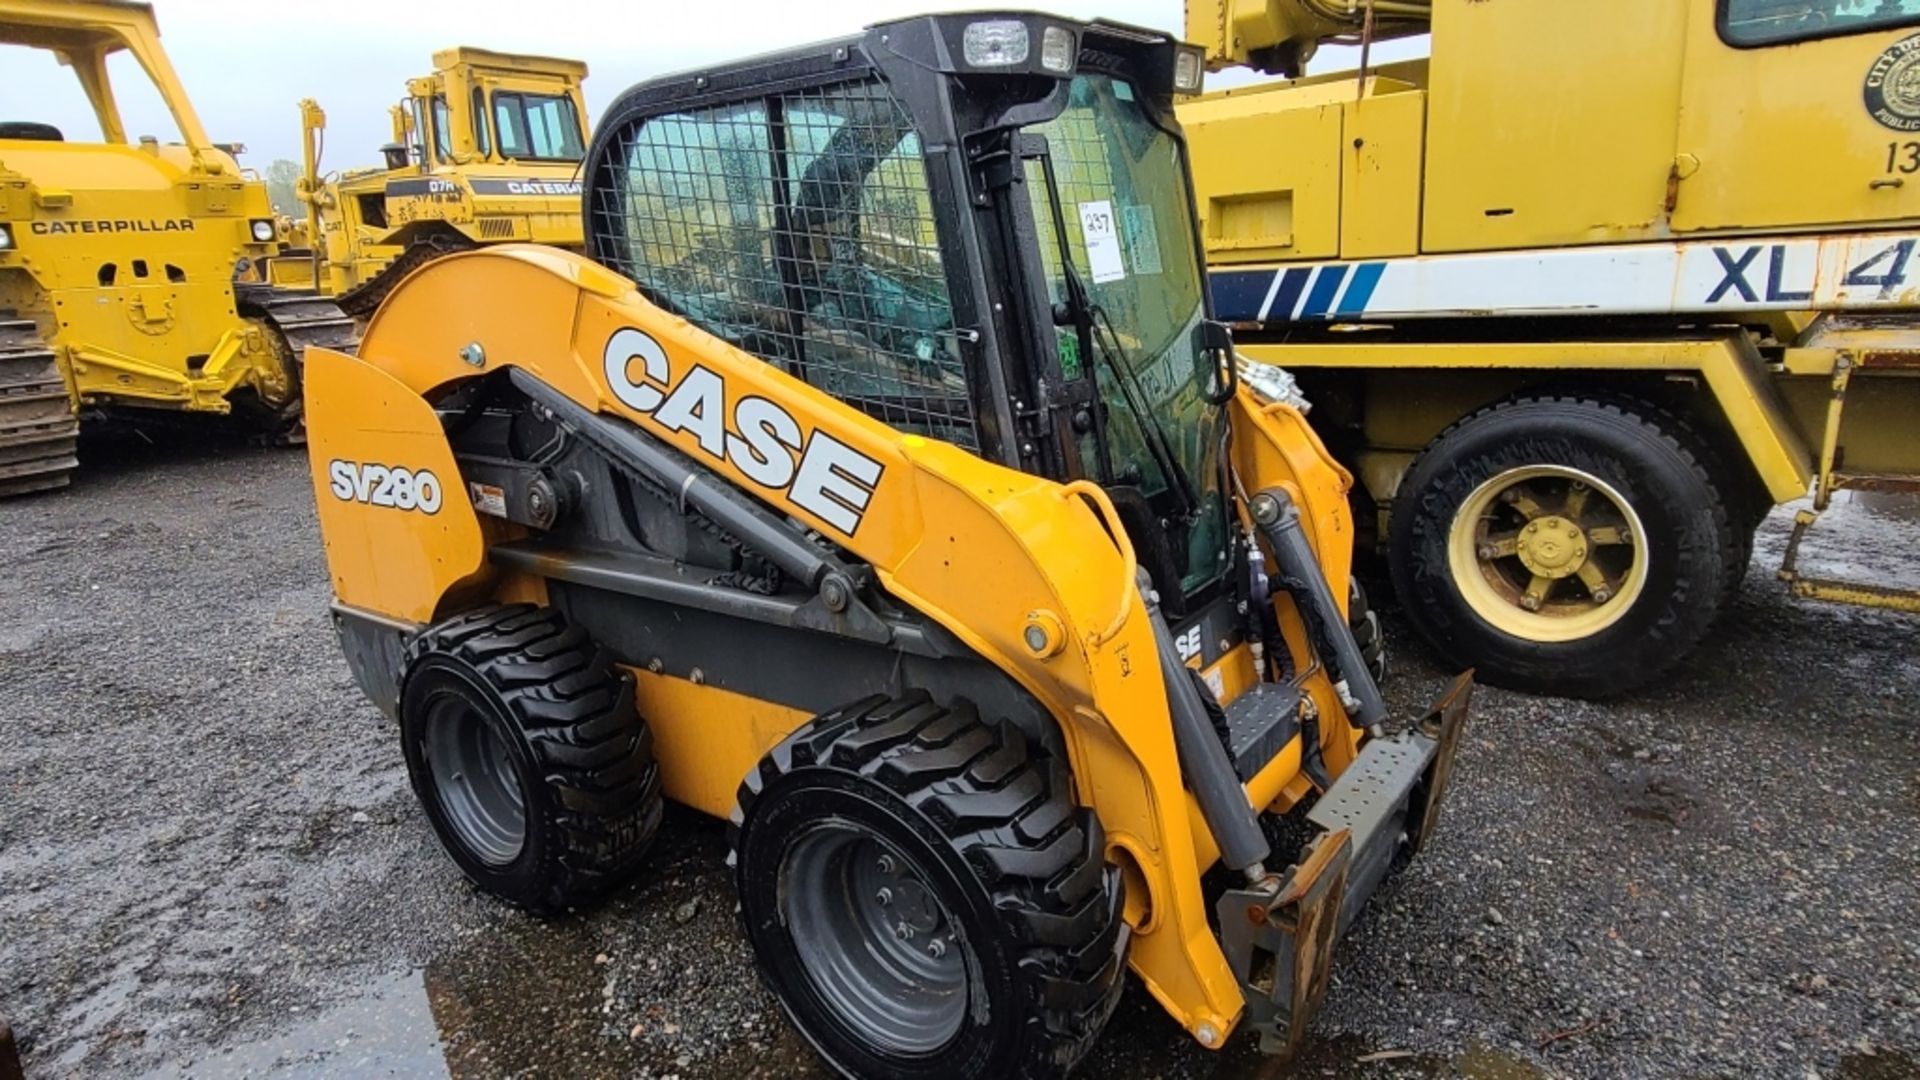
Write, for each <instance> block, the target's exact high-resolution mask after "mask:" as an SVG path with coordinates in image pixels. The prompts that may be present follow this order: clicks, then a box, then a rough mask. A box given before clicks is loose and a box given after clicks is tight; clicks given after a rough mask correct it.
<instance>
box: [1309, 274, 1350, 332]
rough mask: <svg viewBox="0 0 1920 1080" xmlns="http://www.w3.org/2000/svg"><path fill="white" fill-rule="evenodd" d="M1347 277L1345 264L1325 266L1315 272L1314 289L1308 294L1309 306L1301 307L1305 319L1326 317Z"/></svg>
mask: <svg viewBox="0 0 1920 1080" xmlns="http://www.w3.org/2000/svg"><path fill="white" fill-rule="evenodd" d="M1346 279H1347V268H1346V267H1345V266H1323V267H1321V268H1320V269H1319V270H1317V271H1315V272H1314V275H1313V291H1312V292H1310V293H1308V294H1307V306H1306V307H1304V308H1301V309H1300V317H1301V318H1303V319H1324V318H1326V316H1327V311H1328V309H1330V308H1332V307H1333V298H1334V297H1335V296H1338V295H1339V294H1340V283H1341V282H1343V281H1345V280H1346Z"/></svg>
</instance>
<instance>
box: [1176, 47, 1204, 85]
mask: <svg viewBox="0 0 1920 1080" xmlns="http://www.w3.org/2000/svg"><path fill="white" fill-rule="evenodd" d="M1205 75H1206V64H1205V63H1204V57H1202V56H1201V53H1200V50H1199V49H1189V48H1185V47H1182V48H1180V49H1176V50H1175V51H1174V54H1173V92H1174V93H1176V94H1197V93H1199V92H1200V81H1201V79H1203V78H1204V77H1205Z"/></svg>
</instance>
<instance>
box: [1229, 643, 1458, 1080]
mask: <svg viewBox="0 0 1920 1080" xmlns="http://www.w3.org/2000/svg"><path fill="white" fill-rule="evenodd" d="M1472 695H1473V674H1472V673H1471V672H1468V673H1466V674H1464V675H1461V676H1460V677H1459V678H1458V679H1456V680H1454V683H1453V685H1452V686H1450V687H1449V688H1448V689H1447V691H1446V693H1444V694H1442V695H1441V696H1440V697H1439V699H1438V700H1436V701H1435V702H1434V703H1433V705H1432V706H1431V707H1430V708H1429V709H1428V710H1427V712H1426V714H1425V715H1424V716H1423V717H1422V718H1421V720H1420V722H1419V723H1418V724H1417V725H1415V726H1414V727H1413V728H1412V729H1410V730H1407V731H1403V732H1401V733H1400V734H1398V735H1394V736H1391V737H1388V738H1379V739H1374V740H1372V741H1371V742H1369V743H1367V745H1366V746H1365V747H1363V748H1362V749H1361V751H1360V756H1359V757H1358V758H1357V759H1356V760H1355V761H1354V763H1353V764H1352V765H1350V766H1348V768H1347V769H1346V771H1345V772H1343V773H1341V774H1340V778H1339V779H1338V780H1337V781H1335V783H1334V785H1333V787H1332V788H1330V789H1329V790H1328V791H1327V793H1326V794H1325V795H1322V796H1321V797H1320V799H1319V801H1318V802H1316V803H1315V804H1314V806H1313V809H1312V810H1311V811H1310V812H1309V813H1308V815H1307V819H1308V820H1309V821H1310V822H1312V823H1313V824H1314V825H1316V826H1318V827H1319V831H1318V833H1317V834H1316V836H1315V838H1314V839H1313V841H1312V842H1310V843H1309V844H1308V845H1307V848H1306V850H1305V852H1304V854H1303V857H1302V858H1301V860H1300V862H1299V863H1298V864H1296V865H1295V866H1294V867H1293V868H1292V869H1291V870H1289V871H1288V872H1287V874H1286V875H1285V876H1284V877H1282V876H1278V875H1276V876H1273V877H1269V878H1268V879H1267V880H1265V881H1263V882H1261V883H1259V884H1258V885H1252V886H1249V887H1247V888H1244V889H1230V890H1228V891H1227V892H1226V893H1225V894H1223V895H1222V896H1221V897H1220V901H1219V904H1218V908H1217V913H1218V915H1219V923H1220V943H1221V947H1222V949H1223V951H1225V953H1226V955H1227V962H1228V964H1230V965H1231V966H1232V968H1233V971H1234V975H1235V976H1236V977H1237V978H1238V979H1239V981H1240V988H1241V992H1242V993H1243V994H1244V995H1245V996H1246V1001H1247V1012H1246V1015H1245V1017H1244V1019H1243V1023H1244V1024H1245V1025H1246V1026H1248V1027H1250V1028H1252V1029H1253V1030H1254V1031H1256V1032H1258V1033H1259V1035H1260V1049H1261V1052H1263V1053H1267V1054H1275V1055H1279V1056H1282V1057H1291V1056H1292V1055H1293V1053H1294V1052H1295V1051H1296V1050H1298V1049H1299V1047H1300V1043H1301V1042H1302V1040H1304V1039H1305V1037H1306V1033H1307V1028H1308V1025H1310V1024H1311V1023H1312V1021H1313V1017H1314V1014H1315V1013H1316V1012H1318V1011H1319V1008H1320V1002H1321V1000H1322V999H1323V998H1325V996H1326V988H1327V978H1328V975H1329V973H1330V972H1331V971H1332V968H1333V951H1334V946H1335V944H1336V943H1337V942H1338V940H1339V938H1340V935H1342V934H1344V933H1346V930H1347V927H1348V926H1349V925H1351V924H1352V922H1353V920H1354V919H1355V918H1356V917H1357V916H1358V914H1359V912H1360V909H1361V908H1363V907H1364V906H1365V905H1366V902H1367V900H1368V898H1369V897H1371V896H1372V895H1373V891H1374V889H1376V888H1378V887H1379V884H1380V882H1381V881H1382V880H1384V879H1385V878H1386V876H1387V873H1388V871H1390V870H1391V869H1392V868H1393V866H1394V863H1395V861H1396V860H1397V859H1398V858H1399V856H1400V854H1401V852H1402V850H1403V849H1404V850H1405V851H1407V852H1408V853H1409V854H1411V853H1413V852H1417V851H1419V850H1420V848H1421V847H1422V846H1423V845H1424V844H1425V843H1426V841H1427V840H1428V838H1429V837H1430V836H1431V835H1432V832H1433V828H1434V825H1435V823H1436V822H1437V821H1438V819H1439V808H1440V802H1441V800H1442V799H1443V798H1444V797H1445V795H1446V789H1447V782H1448V780H1449V779H1450V778H1451V776H1452V772H1453V756H1454V753H1455V751H1456V750H1458V748H1459V745H1460V732H1461V729H1462V728H1463V727H1464V726H1465V724H1466V718H1467V710H1468V706H1469V703H1470V701H1471V699H1472Z"/></svg>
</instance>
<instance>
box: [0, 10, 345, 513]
mask: <svg viewBox="0 0 1920 1080" xmlns="http://www.w3.org/2000/svg"><path fill="white" fill-rule="evenodd" d="M4 45H13V46H25V47H28V48H34V49H42V50H46V51H48V52H51V53H53V54H54V55H55V56H57V57H58V58H59V59H60V61H61V63H63V64H64V65H66V66H67V67H69V68H71V69H72V70H73V73H74V75H75V76H76V77H77V78H78V79H79V82H80V85H81V87H82V88H83V89H84V90H85V91H86V94H87V97H88V99H89V101H90V102H91V104H92V106H93V110H94V113H95V115H96V117H97V119H98V121H99V132H98V134H97V135H96V136H94V137H93V138H91V139H88V140H84V141H81V140H74V139H72V138H70V136H69V133H67V132H63V131H60V130H59V129H58V128H55V127H54V126H52V125H50V124H46V123H40V122H37V121H34V120H32V119H30V118H25V117H5V118H0V496H5V495H16V494H22V493H25V492H30V491H40V490H45V489H49V488H57V487H62V486H64V485H65V484H66V483H67V482H68V480H69V478H70V476H71V474H72V472H73V470H74V468H75V467H76V463H77V462H76V458H75V454H74V451H75V445H76V440H77V437H78V434H79V420H80V418H81V417H83V416H95V415H102V414H119V415H121V416H123V417H130V418H133V419H135V420H140V419H153V418H156V416H158V415H161V414H177V413H183V412H184V413H200V414H216V415H218V414H229V413H239V414H241V415H242V416H243V418H245V419H246V420H247V421H248V422H249V423H250V424H251V425H252V426H254V427H256V428H257V429H259V430H261V431H263V432H266V433H269V434H271V435H273V436H275V437H281V438H291V437H296V436H297V435H298V432H299V420H300V367H299V365H300V359H301V356H302V355H303V353H304V351H305V349H306V348H307V346H309V345H312V344H325V345H329V346H332V347H335V348H351V347H352V345H353V340H354V335H353V325H352V322H351V321H350V320H349V319H347V318H346V317H345V316H344V315H342V314H341V312H340V311H339V310H338V309H336V308H335V307H334V306H333V305H332V304H331V303H329V302H327V301H325V300H321V299H319V298H317V297H314V296H312V295H311V294H303V293H298V292H289V291H284V290H274V289H271V288H268V287H266V286H264V285H262V284H259V283H258V282H257V281H255V280H252V279H255V278H256V277H257V272H256V267H255V264H256V263H257V262H258V260H260V259H261V258H262V257H264V256H266V255H268V254H270V253H271V252H272V251H273V250H274V249H275V246H276V243H277V238H276V235H275V227H274V222H273V215H272V210H271V209H270V207H269V206H268V203H267V191H266V186H265V185H264V184H262V183H261V182H260V181H259V180H258V179H256V178H253V177H251V176H247V175H243V174H242V172H241V170H240V167H239V165H238V164H237V163H236V161H235V160H234V157H233V154H232V153H231V152H230V151H229V150H228V149H225V148H222V147H219V146H216V145H215V144H213V143H212V142H210V141H208V139H207V136H206V132H205V131H204V129H202V127H201V126H200V119H199V117H198V116H196V115H195V114H194V111H193V106H192V104H191V103H190V102H189V101H188V100H187V95H186V90H185V89H184V88H183V87H182V86H181V84H180V80H179V79H178V77H176V76H175V74H174V71H173V68H172V66H171V65H170V64H169V63H168V61H167V56H166V53H165V52H164V51H162V49H161V47H160V34H159V30H158V28H157V27H156V25H155V23H154V18H153V12H152V10H151V9H150V8H149V7H148V6H147V5H145V4H134V3H110V2H102V0H94V2H86V3H67V2H52V0H0V46H4ZM122 50H125V51H126V52H127V53H129V54H131V55H132V56H133V57H134V59H136V60H137V61H138V62H139V65H140V68H141V70H143V71H144V72H145V73H146V74H147V76H148V77H149V78H150V79H151V80H152V82H153V86H154V88H155V89H156V90H157V91H158V93H159V96H160V98H161V100H162V101H163V102H164V103H165V104H166V107H167V109H168V111H169V112H170V114H171V115H172V117H173V121H174V124H175V126H176V127H177V128H178V129H179V134H180V139H181V141H180V142H178V143H161V142H159V141H158V140H156V139H154V138H152V137H150V136H141V137H140V138H139V139H138V140H137V141H130V140H129V139H128V136H127V130H126V126H125V124H124V123H123V122H122V120H121V117H120V112H119V108H118V106H117V105H116V104H115V100H114V92H113V87H112V85H111V83H110V81H109V79H108V72H107V59H108V57H109V56H111V55H113V54H114V53H116V52H120V51H122ZM242 279H247V280H242Z"/></svg>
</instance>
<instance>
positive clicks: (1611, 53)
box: [1423, 0, 1799, 252]
mask: <svg viewBox="0 0 1920 1080" xmlns="http://www.w3.org/2000/svg"><path fill="white" fill-rule="evenodd" d="M1709 6H1711V5H1710V3H1709V2H1708V0H1689V2H1687V3H1681V2H1679V0H1605V2H1604V3H1598V2H1595V0H1523V2H1520V3H1513V2H1494V3H1483V2H1479V0H1437V2H1436V3H1435V4H1434V5H1433V62H1432V66H1431V68H1430V69H1429V70H1430V73H1431V79H1432V81H1431V83H1430V86H1429V90H1430V94H1431V100H1430V101H1429V103H1428V112H1427V128H1428V135H1427V162H1426V182H1427V194H1426V214H1425V218H1424V223H1423V230H1424V235H1423V248H1424V250H1426V251H1428V252H1442V251H1481V250H1492V249H1501V248H1520V247H1541V246H1551V245H1562V244H1591V243H1607V242H1612V241H1624V240H1643V239H1649V238H1654V237H1658V236H1661V235H1663V234H1664V232H1665V221H1664V213H1665V205H1666V193H1667V176H1668V174H1669V173H1670V172H1671V171H1672V168H1673V156H1674V129H1675V124H1676V123H1677V114H1678V111H1679V104H1680V57H1681V51H1682V49H1683V48H1684V47H1685V41H1686V37H1685V36H1686V20H1687V9H1689V8H1706V7H1709ZM1798 130H1799V129H1798V128H1797V127H1796V128H1795V129H1794V131H1795V132H1796V134H1795V136H1794V137H1795V138H1797V132H1798ZM1782 137H1785V136H1782ZM1776 148H1777V147H1776ZM1795 158H1796V160H1797V159H1798V152H1797V150H1796V152H1795ZM1777 168H1778V165H1777V164H1776V169H1777Z"/></svg>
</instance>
